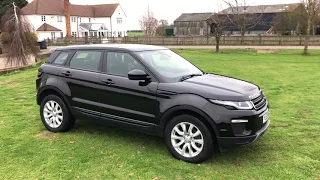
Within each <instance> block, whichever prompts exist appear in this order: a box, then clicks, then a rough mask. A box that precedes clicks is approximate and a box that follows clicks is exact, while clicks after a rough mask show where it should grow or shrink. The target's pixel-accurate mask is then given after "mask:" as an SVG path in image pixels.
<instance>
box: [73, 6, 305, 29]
mask: <svg viewBox="0 0 320 180" xmlns="http://www.w3.org/2000/svg"><path fill="white" fill-rule="evenodd" d="M248 1H249V3H250V4H253V5H268V4H285V3H297V2H300V0H248ZM70 2H71V3H73V4H109V3H120V5H121V6H122V8H123V10H124V11H125V13H126V14H127V16H128V19H129V23H128V28H129V29H139V23H138V21H139V19H140V18H141V16H142V15H143V14H144V13H145V12H146V10H147V9H148V5H149V7H150V10H151V11H153V12H154V13H155V16H156V18H157V19H159V20H160V19H165V20H168V21H169V23H172V22H173V21H174V20H175V19H176V18H178V17H179V15H181V14H182V13H196V12H213V11H216V10H219V9H220V10H221V8H224V7H225V6H223V3H222V0H70Z"/></svg>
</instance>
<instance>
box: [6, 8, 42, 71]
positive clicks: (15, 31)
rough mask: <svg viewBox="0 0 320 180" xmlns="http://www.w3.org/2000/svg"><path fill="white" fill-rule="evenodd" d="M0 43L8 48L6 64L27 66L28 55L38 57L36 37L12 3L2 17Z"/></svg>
mask: <svg viewBox="0 0 320 180" xmlns="http://www.w3.org/2000/svg"><path fill="white" fill-rule="evenodd" d="M1 24H2V31H3V33H2V42H3V44H4V45H6V46H7V47H8V52H7V54H6V59H7V63H8V64H10V65H11V66H12V65H27V64H28V59H29V57H30V55H33V56H35V57H38V55H37V54H38V49H37V48H36V38H37V37H36V36H35V34H34V33H33V30H32V28H31V25H30V24H29V22H28V21H27V20H26V19H24V18H23V16H22V14H21V10H20V9H19V7H17V6H16V5H15V3H14V2H13V3H12V8H9V9H8V10H7V12H6V13H5V14H4V16H3V17H2V23H1Z"/></svg>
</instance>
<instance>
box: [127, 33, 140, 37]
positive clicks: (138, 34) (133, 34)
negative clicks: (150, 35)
mask: <svg viewBox="0 0 320 180" xmlns="http://www.w3.org/2000/svg"><path fill="white" fill-rule="evenodd" d="M128 36H129V37H134V36H144V33H143V32H128Z"/></svg>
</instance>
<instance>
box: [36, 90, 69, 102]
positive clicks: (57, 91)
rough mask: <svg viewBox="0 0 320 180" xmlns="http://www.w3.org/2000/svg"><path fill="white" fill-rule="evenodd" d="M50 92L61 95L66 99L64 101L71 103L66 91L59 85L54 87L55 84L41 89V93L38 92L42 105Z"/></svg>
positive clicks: (38, 98) (38, 100)
mask: <svg viewBox="0 0 320 180" xmlns="http://www.w3.org/2000/svg"><path fill="white" fill-rule="evenodd" d="M50 94H54V95H56V96H58V97H60V98H61V99H62V100H63V101H64V103H66V104H67V105H68V106H69V105H70V104H69V101H68V100H67V98H66V97H65V95H64V93H63V92H62V91H61V90H59V89H58V88H57V87H54V86H46V87H44V88H43V89H41V90H40V91H39V93H38V94H37V104H38V105H40V104H41V101H42V100H43V99H44V98H45V97H46V96H47V95H50Z"/></svg>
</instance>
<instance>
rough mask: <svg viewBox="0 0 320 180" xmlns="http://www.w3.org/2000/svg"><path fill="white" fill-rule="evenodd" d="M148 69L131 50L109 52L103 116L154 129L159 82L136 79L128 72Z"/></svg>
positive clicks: (103, 86)
mask: <svg viewBox="0 0 320 180" xmlns="http://www.w3.org/2000/svg"><path fill="white" fill-rule="evenodd" d="M134 69H140V70H143V71H145V72H147V71H146V69H145V68H144V67H143V66H142V65H141V64H140V62H139V61H138V60H136V59H135V58H134V57H133V56H131V55H130V54H129V53H127V52H106V54H105V59H104V64H103V73H102V74H101V76H100V81H101V86H100V88H101V94H100V102H101V117H102V118H107V119H112V120H114V121H118V122H119V121H120V122H121V123H122V124H123V125H125V124H127V125H136V126H137V127H139V126H140V127H144V128H145V129H149V130H152V128H153V125H154V123H156V113H157V111H158V108H159V103H158V102H157V98H156V92H157V87H158V82H157V80H156V79H154V78H153V79H152V80H151V81H150V82H143V81H133V80H129V79H128V72H129V71H131V70H134Z"/></svg>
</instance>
